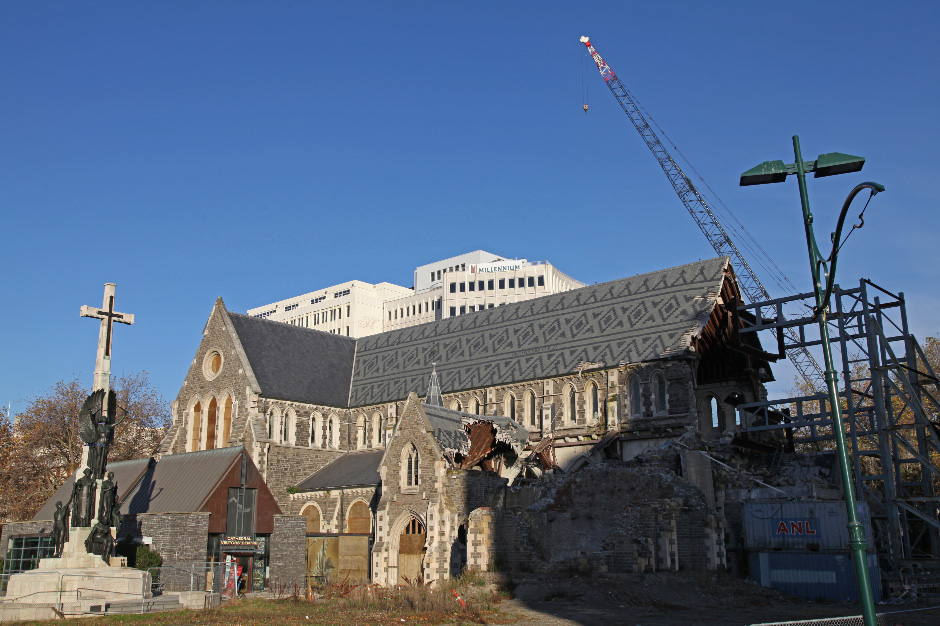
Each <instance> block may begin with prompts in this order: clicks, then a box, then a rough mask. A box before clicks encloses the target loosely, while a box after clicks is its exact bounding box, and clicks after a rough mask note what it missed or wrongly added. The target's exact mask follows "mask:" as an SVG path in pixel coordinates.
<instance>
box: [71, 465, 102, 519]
mask: <svg viewBox="0 0 940 626" xmlns="http://www.w3.org/2000/svg"><path fill="white" fill-rule="evenodd" d="M83 474H84V475H83V476H81V477H80V478H79V479H78V480H76V481H75V484H74V485H73V486H72V497H71V498H69V502H70V503H71V505H72V523H73V524H74V525H75V526H91V518H92V513H93V511H94V507H95V491H96V485H95V479H93V478H92V477H91V470H90V469H88V468H87V467H86V468H85V471H84V473H83Z"/></svg>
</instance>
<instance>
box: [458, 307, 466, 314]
mask: <svg viewBox="0 0 940 626" xmlns="http://www.w3.org/2000/svg"><path fill="white" fill-rule="evenodd" d="M466 312H467V307H465V306H462V307H460V314H461V315H463V314H464V313H466Z"/></svg>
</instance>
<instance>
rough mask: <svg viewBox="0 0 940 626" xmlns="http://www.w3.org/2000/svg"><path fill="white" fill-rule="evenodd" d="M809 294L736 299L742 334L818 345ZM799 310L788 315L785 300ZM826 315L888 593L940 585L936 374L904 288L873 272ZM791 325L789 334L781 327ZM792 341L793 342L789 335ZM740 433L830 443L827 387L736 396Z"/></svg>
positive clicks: (939, 394)
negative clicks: (882, 281) (745, 398)
mask: <svg viewBox="0 0 940 626" xmlns="http://www.w3.org/2000/svg"><path fill="white" fill-rule="evenodd" d="M814 304H815V294H813V293H804V294H799V295H795V296H790V297H786V298H780V299H776V300H769V301H766V302H760V303H756V304H748V305H743V306H740V307H739V310H740V311H742V312H744V313H745V315H742V316H741V318H742V320H747V323H746V327H745V328H743V329H742V331H741V332H742V333H756V332H761V331H764V330H771V331H775V334H776V335H777V337H778V340H777V347H778V351H779V352H780V353H781V354H782V353H784V352H785V351H787V350H791V349H801V348H805V349H808V350H813V349H819V346H820V345H821V340H820V338H819V327H818V324H817V322H816V320H815V319H814V318H813V317H812V314H811V311H812V307H813V305H814ZM794 305H795V306H798V307H800V308H801V309H802V310H804V311H806V315H805V316H804V317H800V318H798V319H794V318H793V317H792V316H790V319H785V318H784V316H783V308H784V307H787V310H788V311H791V310H793V309H792V308H791V307H794V308H795V306H794ZM831 306H832V310H831V312H830V314H829V320H828V323H829V335H830V339H831V344H832V352H833V361H834V363H835V364H836V365H837V367H838V368H840V369H841V385H840V399H841V402H842V409H843V429H844V432H845V436H846V442H847V444H848V445H849V446H850V453H851V458H852V464H853V468H852V469H853V475H854V479H855V487H856V492H857V493H858V495H859V498H860V499H863V500H864V501H865V502H867V503H868V505H869V507H870V508H871V513H872V516H871V517H872V526H873V528H872V531H873V534H874V538H875V546H874V547H875V549H876V551H877V553H878V556H879V563H880V566H881V570H882V580H883V581H886V582H888V583H889V587H890V588H891V590H892V591H893V592H902V591H903V590H904V589H913V588H919V589H920V591H921V592H922V593H930V594H931V595H932V594H935V593H938V592H940V520H938V505H940V495H938V494H940V467H938V466H940V436H938V432H940V384H938V383H940V381H938V378H937V375H936V374H935V372H934V370H933V368H932V367H931V364H930V362H929V360H928V358H927V356H926V354H925V353H924V350H923V349H922V348H921V346H920V345H919V344H918V343H917V341H916V339H915V338H914V336H913V335H911V334H910V332H909V329H908V323H907V312H906V309H905V304H904V294H902V293H898V294H893V293H891V292H889V291H887V290H885V289H883V288H882V287H879V286H878V285H875V284H874V283H872V282H871V281H869V280H866V279H863V280H861V281H859V284H858V287H853V288H851V289H842V288H841V287H840V286H836V288H835V290H834V292H833V297H832V301H831ZM779 331H787V332H785V333H784V332H779ZM787 342H790V343H787ZM737 411H738V415H737V420H738V424H739V427H740V430H741V431H742V432H744V433H755V434H756V433H760V432H765V431H783V432H784V433H785V435H786V441H787V446H788V447H789V448H790V449H792V450H795V451H802V452H813V451H823V450H831V449H833V448H834V442H835V439H834V437H833V434H832V433H833V431H832V418H831V413H830V407H829V397H828V395H827V394H820V393H815V390H814V392H813V393H810V394H809V395H805V396H796V397H792V398H784V399H774V400H767V401H763V402H754V403H749V404H742V405H739V406H738V407H737Z"/></svg>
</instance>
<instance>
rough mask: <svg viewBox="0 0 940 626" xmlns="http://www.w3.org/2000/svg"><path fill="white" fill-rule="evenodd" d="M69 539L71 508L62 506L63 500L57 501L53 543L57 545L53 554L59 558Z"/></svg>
mask: <svg viewBox="0 0 940 626" xmlns="http://www.w3.org/2000/svg"><path fill="white" fill-rule="evenodd" d="M68 540H69V508H68V506H66V507H65V508H63V507H62V501H61V500H59V501H58V502H56V503H55V513H53V514H52V543H53V544H54V545H55V552H53V554H52V556H54V557H56V558H59V557H60V556H62V550H63V548H65V542H66V541H68Z"/></svg>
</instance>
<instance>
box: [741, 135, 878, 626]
mask: <svg viewBox="0 0 940 626" xmlns="http://www.w3.org/2000/svg"><path fill="white" fill-rule="evenodd" d="M793 155H794V157H795V158H796V162H795V163H790V164H788V165H785V164H784V163H783V161H765V162H763V163H761V164H760V165H758V166H757V167H754V168H751V169H750V170H748V171H746V172H744V173H743V174H742V175H741V186H742V187H743V186H747V185H762V184H766V183H779V182H783V181H784V180H786V177H787V176H788V175H789V174H796V178H797V181H798V182H799V185H800V203H801V205H802V208H803V227H804V229H805V230H806V246H807V248H808V250H809V261H810V270H811V271H812V276H813V289H814V291H815V295H816V306H815V307H814V308H813V317H815V318H816V319H817V322H818V323H819V334H820V338H821V340H822V341H821V343H822V349H823V358H824V360H825V367H826V387H827V389H828V391H829V406H830V411H831V415H832V432H833V435H834V436H835V439H836V450H837V454H838V457H839V466H840V469H841V471H842V484H843V486H844V489H845V508H846V513H847V515H848V520H849V525H848V528H849V547H850V549H851V551H852V557H853V560H854V562H855V578H856V581H857V583H858V593H859V598H860V600H861V604H862V614H863V616H864V618H865V626H877V617H876V615H875V602H874V598H873V597H872V592H871V579H870V577H869V574H868V562H867V558H866V554H865V553H866V551H867V547H868V546H867V544H866V542H865V535H864V532H863V530H862V523H861V521H860V520H859V517H858V509H857V508H856V504H855V482H854V481H853V480H852V471H851V465H850V464H849V453H848V448H847V447H846V445H845V432H844V431H843V425H842V405H841V403H840V402H839V390H838V383H839V375H838V374H837V373H836V370H835V366H834V365H833V363H832V346H831V345H830V344H829V327H828V325H827V315H828V312H829V297H830V295H831V294H832V288H833V285H834V282H835V270H836V261H837V260H838V254H839V247H840V237H841V235H842V226H843V224H844V223H845V216H846V214H847V213H848V209H849V205H850V204H851V203H852V200H854V199H855V196H856V195H857V194H858V193H859V192H860V191H862V190H863V189H869V190H870V191H871V194H872V195H875V194H876V193H878V192H880V191H884V187H883V186H882V185H879V184H878V183H862V184H860V185H858V186H856V187H855V188H854V189H853V190H852V192H851V193H850V194H849V196H848V198H846V201H845V203H844V205H843V206H842V213H841V214H840V215H839V222H838V226H837V227H836V232H835V233H833V236H832V240H833V241H832V252H831V253H830V254H829V256H828V257H823V255H822V254H821V253H820V252H819V246H818V245H817V244H816V235H815V234H814V233H813V214H812V212H811V211H810V209H809V197H808V195H807V192H806V174H807V172H815V177H816V178H819V177H822V176H833V175H835V174H845V173H849V172H858V171H860V170H861V169H862V166H863V165H864V164H865V159H863V158H861V157H854V156H851V155H848V154H840V153H838V152H833V153H829V154H822V155H820V156H819V157H818V158H817V159H816V160H815V161H809V162H805V161H803V157H802V155H801V154H800V138H799V137H798V136H797V135H794V136H793Z"/></svg>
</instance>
